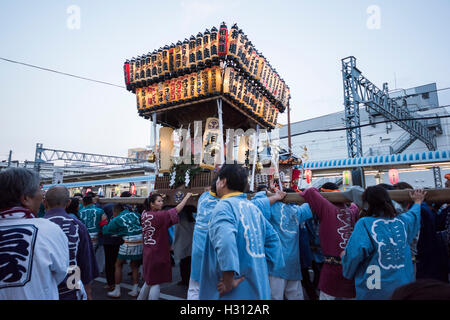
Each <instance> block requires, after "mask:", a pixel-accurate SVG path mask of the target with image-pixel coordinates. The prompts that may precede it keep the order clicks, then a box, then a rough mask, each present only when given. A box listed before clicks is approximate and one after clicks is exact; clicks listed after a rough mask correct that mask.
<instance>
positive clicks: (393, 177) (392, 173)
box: [388, 169, 398, 184]
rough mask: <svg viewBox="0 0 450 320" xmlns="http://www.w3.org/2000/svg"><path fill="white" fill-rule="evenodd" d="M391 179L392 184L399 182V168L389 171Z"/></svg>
mask: <svg viewBox="0 0 450 320" xmlns="http://www.w3.org/2000/svg"><path fill="white" fill-rule="evenodd" d="M388 174H389V181H390V182H391V184H396V183H398V170H397V169H390V170H389V172H388Z"/></svg>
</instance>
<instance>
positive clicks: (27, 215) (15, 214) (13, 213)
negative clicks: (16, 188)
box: [0, 207, 36, 219]
mask: <svg viewBox="0 0 450 320" xmlns="http://www.w3.org/2000/svg"><path fill="white" fill-rule="evenodd" d="M31 218H36V215H35V214H34V213H33V212H31V210H29V209H27V208H24V207H12V208H8V209H5V210H2V211H1V212H0V219H31Z"/></svg>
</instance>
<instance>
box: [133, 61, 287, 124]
mask: <svg viewBox="0 0 450 320" xmlns="http://www.w3.org/2000/svg"><path fill="white" fill-rule="evenodd" d="M222 94H223V95H224V96H226V97H227V98H229V99H230V101H231V102H232V103H233V104H234V105H235V106H237V107H239V108H240V109H241V110H242V111H244V112H245V113H247V114H248V115H249V116H251V117H253V118H255V119H257V120H259V122H261V123H263V124H264V125H265V126H267V127H268V128H272V129H273V128H275V125H276V124H277V118H278V113H279V110H278V109H277V108H276V107H275V106H274V105H273V104H272V103H271V102H270V101H269V99H267V97H266V96H264V95H263V94H262V93H261V92H260V91H259V90H258V87H257V86H255V85H254V81H252V80H249V79H248V78H246V77H245V76H244V75H243V74H242V73H241V72H240V71H239V70H236V69H234V68H232V67H226V68H225V72H224V75H223V77H222V70H221V68H220V67H219V66H212V67H211V68H205V69H203V70H200V71H198V72H192V73H190V74H185V75H182V76H179V77H177V78H172V79H168V80H165V81H163V82H158V83H154V84H152V85H150V86H147V87H141V88H136V103H137V108H138V112H139V115H141V116H146V115H148V114H149V113H152V112H154V111H156V110H161V109H164V108H167V107H170V106H175V105H179V104H184V103H189V102H195V101H200V100H202V99H205V98H208V97H212V96H218V95H222Z"/></svg>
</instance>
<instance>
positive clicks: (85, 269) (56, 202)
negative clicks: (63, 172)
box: [44, 186, 99, 300]
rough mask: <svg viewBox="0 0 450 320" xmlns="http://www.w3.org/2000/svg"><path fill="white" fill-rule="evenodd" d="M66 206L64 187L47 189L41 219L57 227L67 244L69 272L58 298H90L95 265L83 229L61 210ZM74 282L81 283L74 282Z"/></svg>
mask: <svg viewBox="0 0 450 320" xmlns="http://www.w3.org/2000/svg"><path fill="white" fill-rule="evenodd" d="M70 203H71V200H70V193H69V190H68V189H67V188H66V187H64V186H54V187H52V188H50V189H49V190H48V191H47V194H46V196H45V207H46V214H45V216H44V218H45V219H48V220H50V221H51V222H53V223H55V224H57V225H58V226H59V227H60V228H61V230H62V231H63V232H64V233H65V234H66V236H67V239H68V241H69V265H70V266H69V269H70V270H68V273H67V275H66V279H64V281H63V282H62V283H60V284H59V286H58V291H59V299H60V300H81V299H91V290H90V289H91V287H90V283H91V282H92V281H93V280H94V278H96V277H97V276H98V274H99V272H98V266H97V262H96V261H95V253H94V248H93V246H92V243H91V239H90V238H89V233H88V231H87V228H86V226H85V225H84V224H83V223H82V222H81V221H79V220H78V219H77V218H73V217H71V216H70V215H69V214H68V213H67V212H66V210H65V208H66V207H67V206H68V204H70ZM77 277H78V278H79V279H77ZM77 281H81V283H76V282H77ZM85 294H86V296H85Z"/></svg>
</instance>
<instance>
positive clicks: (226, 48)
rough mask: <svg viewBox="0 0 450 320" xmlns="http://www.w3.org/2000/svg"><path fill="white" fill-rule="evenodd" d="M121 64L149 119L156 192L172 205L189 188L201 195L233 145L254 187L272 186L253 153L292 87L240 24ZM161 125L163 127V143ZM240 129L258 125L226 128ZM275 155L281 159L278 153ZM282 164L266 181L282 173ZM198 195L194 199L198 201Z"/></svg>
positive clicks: (274, 123)
mask: <svg viewBox="0 0 450 320" xmlns="http://www.w3.org/2000/svg"><path fill="white" fill-rule="evenodd" d="M123 68H124V69H123V70H124V79H125V84H126V88H127V90H128V91H130V92H132V93H134V94H135V95H136V107H137V112H138V114H139V116H141V117H143V118H145V119H149V120H151V121H152V125H153V138H154V141H153V154H152V155H151V157H150V158H149V161H151V162H154V163H155V166H156V179H155V191H157V192H159V193H162V194H164V195H165V196H166V204H167V205H176V204H177V203H179V202H180V201H181V200H182V199H183V197H184V195H185V194H186V193H187V192H191V193H193V194H197V195H199V194H201V193H203V192H204V191H205V190H206V189H207V188H208V187H209V186H210V184H211V182H212V179H213V178H214V176H215V173H214V171H216V170H217V169H218V166H219V165H220V164H222V163H225V156H227V157H228V156H230V155H231V153H234V152H235V151H234V150H235V149H237V152H235V153H237V155H236V158H238V159H236V160H240V162H239V163H244V165H245V166H246V167H247V168H248V170H249V176H250V177H251V181H250V191H253V190H255V188H256V187H257V185H258V184H267V182H268V177H263V175H262V174H261V172H260V169H262V168H263V166H262V165H261V164H260V162H259V161H258V158H257V157H258V156H257V152H253V153H252V152H250V151H251V150H256V147H255V146H257V145H259V140H258V137H259V133H260V132H261V131H268V132H270V131H271V130H272V129H275V128H276V127H277V118H278V114H279V113H282V112H284V111H285V109H286V108H287V107H288V104H289V99H290V90H289V86H288V85H287V84H286V83H285V81H284V80H283V78H282V77H281V76H280V75H279V74H278V73H277V71H276V69H275V68H273V67H272V65H271V64H270V62H269V60H268V59H267V58H266V57H265V56H264V55H263V54H262V53H261V52H260V51H258V50H257V49H256V47H255V46H254V45H253V43H252V42H251V41H250V39H249V38H248V36H247V35H246V34H245V33H244V32H243V31H242V30H241V29H240V28H239V27H238V26H237V25H236V24H235V25H233V26H232V27H231V28H230V29H228V28H227V25H226V24H225V23H222V24H221V25H220V26H219V28H216V27H212V28H211V30H208V29H207V30H205V31H204V32H203V33H198V34H197V35H191V36H189V37H186V38H185V39H184V40H183V41H181V40H180V41H177V42H176V43H171V44H170V45H169V44H165V45H164V46H163V47H160V48H159V49H154V50H153V51H151V52H149V53H147V54H143V55H140V56H137V57H133V58H131V59H129V60H126V61H125V63H124V67H123ZM157 125H160V126H161V127H160V129H159V141H157V140H156V137H157V134H156V130H157ZM238 128H239V129H242V131H245V132H248V130H249V129H253V130H254V132H255V134H254V135H251V136H248V135H241V136H240V137H239V138H237V139H234V137H233V138H231V139H230V138H229V137H226V134H227V133H229V130H228V129H232V130H236V129H238ZM192 136H194V139H192V138H191V137H192ZM267 136H268V135H267ZM224 137H225V138H224ZM252 146H253V149H252ZM275 149H276V148H272V152H273V151H276V150H275ZM191 151H192V153H191ZM207 158H209V160H210V161H206V160H208V159H207ZM211 159H212V160H211ZM227 160H228V158H227ZM274 161H275V162H276V163H277V164H278V159H275V158H274ZM274 161H272V162H271V163H272V164H274ZM256 167H258V170H256ZM277 167H278V166H277V165H276V166H275V171H274V170H272V171H271V173H270V175H271V177H269V179H270V178H273V177H275V178H279V171H278V169H277ZM257 171H258V172H259V173H257ZM281 188H282V186H281ZM196 200H197V198H195V197H194V198H193V199H192V200H190V203H189V204H190V205H194V206H195V205H196Z"/></svg>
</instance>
